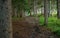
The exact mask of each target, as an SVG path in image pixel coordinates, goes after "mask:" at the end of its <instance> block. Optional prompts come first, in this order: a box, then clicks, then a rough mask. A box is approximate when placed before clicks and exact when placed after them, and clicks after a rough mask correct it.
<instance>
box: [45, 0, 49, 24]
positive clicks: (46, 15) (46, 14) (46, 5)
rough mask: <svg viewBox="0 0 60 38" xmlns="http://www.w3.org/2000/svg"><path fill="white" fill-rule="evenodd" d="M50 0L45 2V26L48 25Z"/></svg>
mask: <svg viewBox="0 0 60 38" xmlns="http://www.w3.org/2000/svg"><path fill="white" fill-rule="evenodd" d="M48 13H49V0H44V18H45V19H44V25H47V24H48Z"/></svg>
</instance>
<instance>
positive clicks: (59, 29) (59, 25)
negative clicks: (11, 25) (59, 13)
mask: <svg viewBox="0 0 60 38" xmlns="http://www.w3.org/2000/svg"><path fill="white" fill-rule="evenodd" d="M39 21H40V24H41V25H43V24H44V17H43V16H41V17H40V20H39ZM46 27H47V28H50V29H51V30H52V32H53V33H55V34H56V35H59V36H60V19H57V17H49V18H48V25H47V26H46Z"/></svg>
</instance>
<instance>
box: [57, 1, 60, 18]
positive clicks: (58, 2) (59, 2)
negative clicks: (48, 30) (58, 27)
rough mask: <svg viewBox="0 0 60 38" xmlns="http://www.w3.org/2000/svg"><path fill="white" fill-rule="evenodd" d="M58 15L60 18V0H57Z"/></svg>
mask: <svg viewBox="0 0 60 38" xmlns="http://www.w3.org/2000/svg"><path fill="white" fill-rule="evenodd" d="M57 17H58V19H60V0H57Z"/></svg>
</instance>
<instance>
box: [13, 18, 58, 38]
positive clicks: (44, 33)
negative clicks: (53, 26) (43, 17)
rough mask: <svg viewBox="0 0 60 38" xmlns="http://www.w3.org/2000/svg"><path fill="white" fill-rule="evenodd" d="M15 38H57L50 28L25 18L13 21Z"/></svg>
mask: <svg viewBox="0 0 60 38" xmlns="http://www.w3.org/2000/svg"><path fill="white" fill-rule="evenodd" d="M12 24H13V37H14V38H57V37H56V36H55V35H54V34H53V33H52V32H51V31H50V29H47V28H46V27H43V26H39V25H35V24H33V23H29V22H28V21H26V20H25V19H22V20H21V19H20V20H16V21H13V22H12Z"/></svg>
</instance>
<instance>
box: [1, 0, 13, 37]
mask: <svg viewBox="0 0 60 38" xmlns="http://www.w3.org/2000/svg"><path fill="white" fill-rule="evenodd" d="M11 12H12V10H11V0H0V38H12V24H11Z"/></svg>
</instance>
